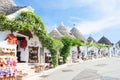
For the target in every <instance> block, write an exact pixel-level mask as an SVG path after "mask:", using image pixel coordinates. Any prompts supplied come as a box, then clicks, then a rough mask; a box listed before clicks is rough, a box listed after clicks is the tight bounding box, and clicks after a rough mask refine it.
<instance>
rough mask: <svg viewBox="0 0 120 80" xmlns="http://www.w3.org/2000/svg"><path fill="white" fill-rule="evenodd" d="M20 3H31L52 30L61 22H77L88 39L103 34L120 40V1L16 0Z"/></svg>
mask: <svg viewBox="0 0 120 80" xmlns="http://www.w3.org/2000/svg"><path fill="white" fill-rule="evenodd" d="M14 1H15V3H16V4H17V5H19V6H31V7H32V8H33V9H34V11H35V13H36V14H37V15H39V16H40V17H41V18H42V20H43V21H44V24H45V25H46V28H47V30H48V32H50V31H51V30H52V29H54V28H55V27H57V26H59V25H60V24H61V22H63V23H64V25H66V26H67V27H68V28H69V29H71V28H73V24H75V25H76V27H77V28H78V29H79V30H80V32H81V33H82V34H83V35H84V36H85V37H86V38H88V36H89V35H90V34H91V35H92V37H93V38H94V39H95V40H97V41H98V40H99V39H100V38H101V37H102V36H103V35H104V36H105V37H107V38H108V39H109V40H110V41H111V42H113V43H116V42H118V41H119V40H120V37H119V35H120V5H119V4H120V0H71V1H70V0H49V1H48V0H14Z"/></svg>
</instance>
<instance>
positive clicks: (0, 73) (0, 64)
mask: <svg viewBox="0 0 120 80" xmlns="http://www.w3.org/2000/svg"><path fill="white" fill-rule="evenodd" d="M16 65H17V57H16V39H15V38H14V40H4V41H1V42H0V80H14V79H15V77H16V73H17V68H16Z"/></svg>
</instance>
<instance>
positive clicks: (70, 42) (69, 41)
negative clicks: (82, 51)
mask: <svg viewBox="0 0 120 80" xmlns="http://www.w3.org/2000/svg"><path fill="white" fill-rule="evenodd" d="M61 41H62V43H63V45H64V46H63V48H62V49H61V51H60V52H61V54H60V55H61V56H62V57H63V61H64V63H66V62H67V57H68V56H69V55H70V49H71V47H72V46H75V45H78V46H81V45H83V42H82V41H80V40H78V39H76V38H71V37H67V36H64V37H62V39H61Z"/></svg>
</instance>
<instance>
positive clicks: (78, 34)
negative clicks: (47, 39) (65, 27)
mask: <svg viewBox="0 0 120 80" xmlns="http://www.w3.org/2000/svg"><path fill="white" fill-rule="evenodd" d="M71 32H72V34H73V35H74V36H75V37H76V38H77V39H79V40H82V41H86V39H85V37H84V36H83V35H82V33H81V32H80V31H79V30H78V29H77V28H76V27H73V28H72V29H71Z"/></svg>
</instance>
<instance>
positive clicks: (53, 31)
mask: <svg viewBox="0 0 120 80" xmlns="http://www.w3.org/2000/svg"><path fill="white" fill-rule="evenodd" d="M49 35H51V36H52V37H53V38H55V39H60V38H61V37H62V36H63V35H62V34H61V33H60V32H59V31H58V30H57V28H54V29H53V30H52V31H51V32H50V33H49Z"/></svg>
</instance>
